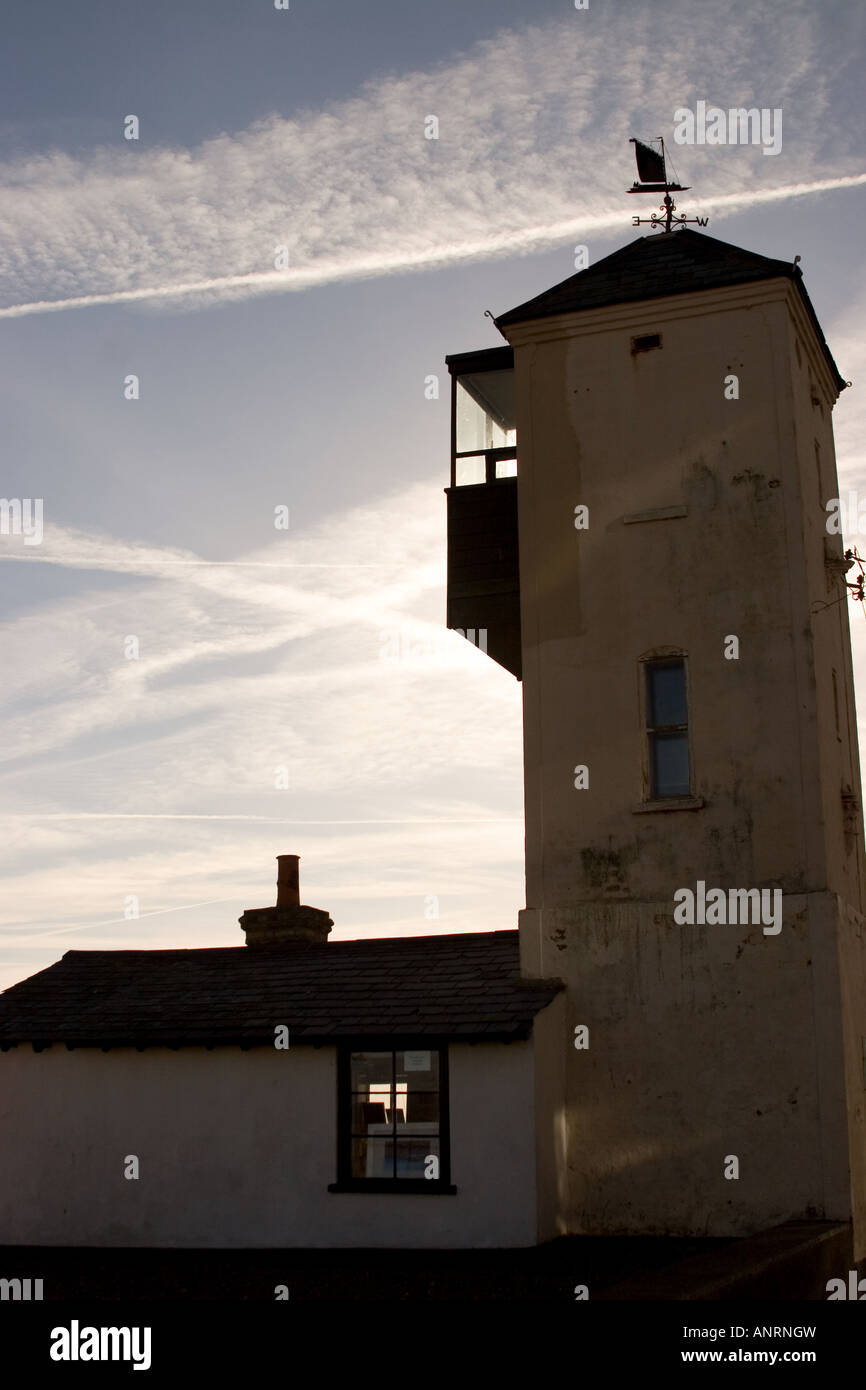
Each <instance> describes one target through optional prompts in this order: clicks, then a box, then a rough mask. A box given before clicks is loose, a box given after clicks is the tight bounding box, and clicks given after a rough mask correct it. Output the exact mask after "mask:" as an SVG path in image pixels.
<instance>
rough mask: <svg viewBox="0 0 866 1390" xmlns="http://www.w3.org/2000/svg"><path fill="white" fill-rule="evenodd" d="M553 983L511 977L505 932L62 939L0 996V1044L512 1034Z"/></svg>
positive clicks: (528, 1020) (514, 946)
mask: <svg viewBox="0 0 866 1390" xmlns="http://www.w3.org/2000/svg"><path fill="white" fill-rule="evenodd" d="M561 988H562V985H561V983H560V982H559V981H538V980H522V979H521V978H520V975H519V951H518V933H517V932H516V931H499V932H473V933H467V934H465V935H463V934H461V935H447V936H446V935H441V936H420V937H418V936H416V937H398V938H393V937H392V938H376V939H371V940H361V941H332V942H329V943H327V944H326V945H322V946H319V945H306V944H297V945H290V946H259V947H249V946H237V947H235V946H227V947H219V948H207V949H203V950H186V951H67V953H66V955H64V956H63V957H62V959H61V960H59V961H57V963H56V964H55V965H52V966H49V967H48V969H47V970H42V971H40V972H39V974H38V975H32V976H31V977H30V979H28V980H22V981H21V983H20V984H17V985H12V987H11V988H10V989H7V990H6V991H5V993H3V994H2V995H0V1048H3V1049H5V1048H8V1047H10V1046H14V1045H16V1044H18V1043H33V1044H34V1045H35V1046H36V1047H42V1046H47V1045H49V1044H51V1043H66V1044H67V1045H68V1046H70V1047H121V1046H134V1047H156V1046H162V1047H190V1046H208V1047H209V1046H231V1045H235V1046H242V1047H255V1046H261V1045H265V1044H268V1045H271V1046H272V1045H273V1042H274V1029H275V1027H276V1026H277V1025H278V1024H285V1025H286V1026H287V1027H288V1029H289V1035H290V1042H291V1046H293V1047H294V1046H296V1045H298V1044H300V1043H322V1042H329V1041H330V1042H333V1041H334V1040H336V1039H337V1038H346V1037H361V1036H363V1037H365V1038H374V1037H381V1038H387V1037H393V1036H395V1035H405V1036H407V1037H410V1036H411V1037H415V1036H417V1037H419V1038H420V1037H425V1038H427V1037H430V1038H432V1037H440V1038H447V1037H459V1038H463V1039H467V1040H468V1039H487V1040H493V1039H516V1038H525V1037H527V1036H528V1035H529V1033H530V1030H531V1027H532V1020H533V1018H534V1017H535V1015H536V1014H537V1013H538V1012H539V1011H540V1010H541V1009H543V1008H544V1007H545V1006H546V1005H547V1004H549V1003H550V1001H551V999H553V997H554V996H555V995H556V993H557V992H558V991H559V990H560V989H561Z"/></svg>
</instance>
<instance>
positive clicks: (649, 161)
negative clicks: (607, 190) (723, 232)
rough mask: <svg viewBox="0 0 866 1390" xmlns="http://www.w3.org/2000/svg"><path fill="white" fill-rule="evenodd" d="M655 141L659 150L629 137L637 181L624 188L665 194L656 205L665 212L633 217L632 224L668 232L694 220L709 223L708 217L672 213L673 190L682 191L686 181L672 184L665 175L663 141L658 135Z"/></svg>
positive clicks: (674, 210)
mask: <svg viewBox="0 0 866 1390" xmlns="http://www.w3.org/2000/svg"><path fill="white" fill-rule="evenodd" d="M654 143H656V144H659V145H661V153H659V151H658V150H654V149H653V147H652V145H647V144H645V142H644V141H643V140H635V138H634V137H633V136H632V138H631V140H630V141H629V144H630V145H634V152H635V157H636V159H637V180H636V181H635V182H634V183H633V184H632V186H631V188H629V189H627V190H626V191H627V192H628V193H664V195H665V196H664V201H663V202H662V203H660V204H659V210H660V211H661V212H663V213H664V216H663V217H659V214H658V213H657V212H654V213H652V215H651V216H650V217H633V218H632V219H631V224H632V226H633V227H639V226H640V225H641V223H642V222H647V223H649V225H650V226H651V227H652V228H654V229H655V230H656V231H659V230H661V231H665V232H669V231H670V230H671V227H672V226H676V227H683V226H685V224H686V223H687V222H696V223H697V224H698V226H699V227H706V225H707V223H708V222H709V220H710V219H709V218H708V217H685V216H683V215H682V214H680V215H679V216H675V215H674V214H675V213H676V206H677V205H676V203H675V202H674V200H673V198H672V197H671V194H672V193H685V192H686V191H687V190H688V184H686V185H685V186H684V185H683V184H681V183H671V181H670V179H669V178H668V173H667V165H666V161H665V142H664V140H663V139H662V137H661V136H659V137H658V140H657V141H655V142H654Z"/></svg>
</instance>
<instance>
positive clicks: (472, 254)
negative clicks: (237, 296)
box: [0, 174, 866, 319]
mask: <svg viewBox="0 0 866 1390" xmlns="http://www.w3.org/2000/svg"><path fill="white" fill-rule="evenodd" d="M864 183H866V174H850V175H847V176H844V177H841V178H833V179H821V180H819V181H817V182H815V183H796V184H786V185H785V186H784V187H782V188H768V189H756V190H752V191H749V192H740V193H725V194H722V195H720V196H719V197H717V198H713V197H710V196H707V197H706V198H704V199H697V198H696V199H695V200H694V202H695V203H696V204H697V205H698V206H700V207H702V208H708V209H709V210H710V211H711V212H712V210H713V209H715V210H718V211H720V212H724V211H728V212H732V211H736V210H737V209H739V208H746V207H754V206H756V205H758V204H760V203H775V202H780V201H783V200H784V199H786V198H802V197H806V196H808V195H809V194H810V193H826V192H830V191H832V190H834V189H839V188H855V187H857V186H859V185H861V184H864ZM627 220H628V214H627V213H626V212H625V211H624V210H623V209H618V210H617V211H616V212H604V213H598V214H595V215H592V214H590V215H589V216H587V215H585V214H584V215H581V216H580V217H573V218H569V219H567V220H566V221H562V222H555V223H548V224H546V225H542V226H536V227H524V228H522V229H521V230H518V231H513V232H498V233H497V232H491V233H490V234H489V235H485V236H484V237H483V238H476V239H474V240H472V241H463V242H457V243H452V244H451V245H448V246H441V247H433V248H430V249H428V250H424V251H417V252H413V253H406V252H394V253H390V254H389V253H385V252H383V253H377V254H376V255H371V256H362V257H359V258H358V259H357V260H354V261H348V262H347V261H325V262H323V263H322V264H320V265H314V266H310V267H309V268H307V269H298V270H268V271H258V270H257V271H248V272H245V273H243V274H240V275H223V276H218V277H216V278H213V279H209V280H187V281H184V282H182V283H180V284H168V285H150V286H147V287H146V288H143V289H138V290H112V291H109V292H108V293H106V294H84V295H77V296H75V297H74V298H72V299H40V300H35V301H34V302H33V303H31V304H13V305H10V306H9V307H8V308H5V309H0V318H4V319H14V318H23V317H25V316H26V315H29V314H52V313H57V312H58V311H59V310H61V309H92V308H96V307H98V306H99V305H103V304H133V303H136V302H137V301H146V300H158V299H181V298H183V297H184V296H187V295H196V294H214V293H217V294H218V293H220V292H221V291H231V290H237V289H245V290H248V291H249V292H250V294H280V293H285V292H287V291H295V290H305V289H309V288H311V287H313V286H316V285H330V284H336V283H339V282H340V281H344V280H359V279H368V278H371V277H374V276H379V275H394V274H397V273H399V272H401V271H411V270H426V269H433V268H434V267H439V266H446V265H452V264H456V263H460V262H467V261H476V260H483V259H484V258H486V257H490V256H495V257H499V256H505V255H514V254H517V255H520V254H522V253H528V252H530V251H536V250H540V249H543V248H544V247H546V246H552V245H555V244H556V243H557V242H559V241H563V240H565V239H566V238H567V237H572V236H579V235H581V234H582V233H585V232H587V231H599V232H600V231H611V230H615V229H616V228H618V227H622V226H623V225H624V223H625V222H626V221H627Z"/></svg>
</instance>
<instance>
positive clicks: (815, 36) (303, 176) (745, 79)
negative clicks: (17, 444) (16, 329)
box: [0, 0, 866, 317]
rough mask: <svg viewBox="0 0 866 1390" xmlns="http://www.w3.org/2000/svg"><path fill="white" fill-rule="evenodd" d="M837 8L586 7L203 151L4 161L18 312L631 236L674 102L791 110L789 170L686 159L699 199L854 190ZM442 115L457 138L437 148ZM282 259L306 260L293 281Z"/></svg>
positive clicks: (9, 259) (758, 161) (132, 147)
mask: <svg viewBox="0 0 866 1390" xmlns="http://www.w3.org/2000/svg"><path fill="white" fill-rule="evenodd" d="M821 13H822V12H819V11H816V10H815V9H814V8H813V7H810V6H806V5H804V4H796V3H793V4H789V3H785V4H784V5H782V4H780V3H771V4H767V5H764V6H761V7H757V9H756V10H755V12H752V13H749V14H740V15H738V22H737V25H736V26H734V27H733V28H732V29H731V31H730V32H729V30H728V28H727V26H726V25H725V24H724V22H720V20H719V16H718V15H717V14H716V12H715V10H713V9H712V7H709V8H708V9H707V10H706V11H704V12H703V13H701V14H696V12H695V8H694V6H693V5H691V4H687V3H686V2H685V0H679V3H674V4H671V5H667V6H666V7H665V9H664V11H663V12H661V13H660V12H658V10H656V9H653V10H652V22H651V23H649V22H648V18H647V13H646V11H641V10H638V9H637V8H636V7H632V6H627V7H624V8H622V9H620V8H618V9H617V10H615V11H613V10H611V9H609V8H608V9H605V10H604V11H599V13H597V14H596V13H595V12H593V13H592V17H591V18H590V13H589V12H586V13H585V14H583V15H579V14H574V15H572V16H570V17H569V18H568V19H567V20H563V21H560V22H556V23H552V24H548V25H544V26H536V27H533V26H528V27H527V28H525V29H523V30H520V31H505V32H503V33H501V34H499V35H497V36H496V37H495V38H493V39H490V40H487V41H484V42H483V43H480V44H478V45H476V46H475V47H474V48H473V49H471V50H470V51H469V52H468V53H466V54H464V55H461V56H459V57H456V58H455V59H454V61H453V62H451V63H448V64H442V65H439V66H437V67H435V68H433V69H431V70H430V71H419V72H414V73H409V74H406V75H403V76H400V77H386V78H382V79H379V80H376V81H372V82H369V83H368V84H366V86H365V87H364V88H362V90H361V91H360V92H359V94H358V95H357V96H356V97H354V98H352V99H350V100H347V101H343V102H339V103H333V104H332V105H330V106H329V107H328V108H326V109H324V110H320V111H307V112H302V113H298V114H295V115H293V116H290V117H285V116H281V115H273V116H272V117H271V118H270V119H268V120H266V121H263V122H260V123H258V124H256V125H254V126H252V127H250V128H249V129H247V130H244V131H241V132H237V133H235V134H222V135H220V136H218V137H217V138H215V139H212V140H209V141H207V142H206V143H204V144H202V145H201V146H200V147H198V148H196V149H193V150H185V149H156V150H152V149H148V147H147V122H146V116H144V117H143V130H142V140H141V142H140V143H139V144H136V143H135V142H128V143H127V142H125V141H124V140H123V139H122V138H121V133H120V129H119V131H118V146H117V148H101V149H99V150H96V151H94V152H93V154H92V155H91V156H89V157H88V158H73V157H71V156H69V155H66V154H63V153H60V152H54V153H47V154H45V155H43V156H41V157H39V158H35V159H32V158H31V159H27V160H23V161H21V162H19V163H14V164H7V165H6V166H5V167H4V168H3V169H2V170H0V182H2V183H3V184H4V186H5V192H4V216H3V221H2V224H0V299H2V305H0V316H3V317H15V316H20V315H23V314H30V313H41V312H47V311H50V310H52V309H53V310H57V309H61V308H74V307H87V306H89V305H97V304H106V303H134V302H137V301H143V302H148V301H154V302H157V303H159V304H160V305H161V306H162V307H163V308H164V307H168V306H170V305H172V304H174V305H178V306H181V307H185V306H188V305H189V304H202V303H213V302H219V301H222V300H226V299H237V298H245V297H248V296H250V295H255V294H261V293H266V294H270V293H274V292H281V291H286V290H300V289H305V288H309V287H311V286H315V285H321V284H327V283H330V282H333V281H338V280H343V279H350V278H358V277H363V276H377V275H385V274H389V273H394V272H398V271H407V270H412V269H419V268H431V267H435V266H440V265H446V264H451V263H455V262H458V261H467V260H473V259H478V258H486V257H489V256H493V255H513V254H516V253H520V252H526V251H532V250H537V249H540V248H543V247H545V246H550V245H553V244H555V243H556V242H559V241H562V240H564V239H567V238H570V237H574V236H579V235H582V234H583V235H586V234H589V233H591V232H593V231H596V232H600V231H607V230H611V229H612V228H614V227H617V226H621V225H622V223H623V214H624V212H625V204H624V198H623V181H624V176H625V172H626V170H627V168H628V154H627V146H626V144H625V142H626V140H627V139H628V137H629V135H630V134H632V133H634V131H635V130H639V131H641V132H644V133H655V132H656V131H657V130H658V131H663V132H664V133H667V134H670V132H671V127H672V120H673V111H674V109H675V107H676V106H677V105H680V104H689V103H691V102H692V101H693V99H694V97H695V95H697V96H699V97H704V98H709V99H710V100H715V101H718V102H720V103H721V104H722V105H725V106H727V105H728V104H746V105H751V104H757V105H759V106H762V105H767V106H770V107H778V106H782V107H783V109H784V111H785V122H786V124H785V143H784V146H783V152H782V154H781V155H780V156H779V157H778V158H774V159H772V160H770V159H766V158H764V159H762V158H761V157H760V150H757V149H751V148H740V149H737V150H736V151H735V152H734V151H724V152H722V153H721V154H720V152H719V151H718V150H714V151H708V150H707V149H706V148H697V147H692V148H689V149H688V150H683V151H680V150H676V149H674V152H675V153H676V155H677V157H678V159H679V161H680V162H681V163H686V162H687V164H688V172H689V182H690V183H693V184H695V185H697V186H698V187H697V189H696V192H695V194H693V202H694V206H695V207H696V208H699V209H700V210H702V211H711V212H713V213H714V214H715V215H717V216H719V217H721V216H724V215H725V214H726V213H729V212H735V211H738V210H740V209H742V208H743V207H746V206H751V205H756V204H760V203H763V202H768V201H778V200H780V199H789V198H797V197H802V196H806V195H808V194H810V193H812V194H814V193H818V192H820V191H822V190H823V191H827V190H832V189H843V188H846V187H851V186H855V185H856V184H858V183H863V182H864V181H866V175H864V174H863V171H862V159H861V158H860V152H859V148H858V145H857V141H856V140H855V138H854V129H855V127H853V126H852V128H851V135H850V137H847V140H846V136H845V134H844V126H843V125H840V123H839V122H838V121H836V122H835V125H834V144H833V148H832V152H831V151H830V150H829V148H828V146H827V139H826V135H825V134H824V133H823V131H824V123H823V122H822V119H821V116H822V113H823V112H826V111H828V110H830V109H831V106H830V97H829V94H828V83H829V81H830V79H829V78H828V76H827V74H829V73H833V74H834V77H835V78H836V79H838V76H839V72H840V70H841V69H842V68H844V66H845V63H846V60H847V55H846V53H845V49H844V42H843V40H842V39H841V38H837V40H836V43H837V46H838V48H839V52H838V54H837V55H836V56H835V61H834V57H833V54H832V53H831V52H830V51H828V45H830V47H831V48H832V44H833V37H832V32H831V33H829V34H828V32H826V31H822V28H821ZM781 21H783V22H781ZM708 53H712V72H711V73H707V79H708V80H707V82H705V83H704V82H702V81H701V79H700V78H699V76H698V74H699V73H700V72H701V71H702V70H706V68H707V54H708ZM613 70H615V72H616V102H615V104H614V103H613V102H612V96H611V90H610V80H609V75H610V73H611V71H613ZM684 74H688V79H686V78H685V77H684ZM428 115H435V116H436V117H437V119H438V121H439V138H438V140H427V139H425V136H424V122H425V118H426V117H427V116H428ZM613 150H616V153H617V158H616V159H612V158H611V154H612V151H613ZM732 153H733V154H734V155H735V157H734V158H731V154H732ZM828 161H830V162H829V163H828ZM278 246H286V247H287V248H288V253H289V266H288V269H286V270H285V271H280V272H276V271H275V270H274V253H275V248H276V247H278Z"/></svg>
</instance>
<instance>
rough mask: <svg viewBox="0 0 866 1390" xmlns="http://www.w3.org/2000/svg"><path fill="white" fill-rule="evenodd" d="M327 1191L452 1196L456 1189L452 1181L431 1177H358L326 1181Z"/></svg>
mask: <svg viewBox="0 0 866 1390" xmlns="http://www.w3.org/2000/svg"><path fill="white" fill-rule="evenodd" d="M328 1191H329V1192H396V1193H398V1194H399V1193H401V1192H402V1193H403V1195H404V1196H417V1195H420V1194H423V1195H424V1196H427V1197H430V1196H438V1197H452V1196H454V1194H455V1193H456V1191H457V1188H456V1187H455V1186H454V1184H453V1183H448V1182H440V1181H438V1180H436V1179H433V1178H394V1179H389V1178H358V1179H356V1180H355V1181H354V1182H352V1181H349V1182H331V1183H328Z"/></svg>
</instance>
